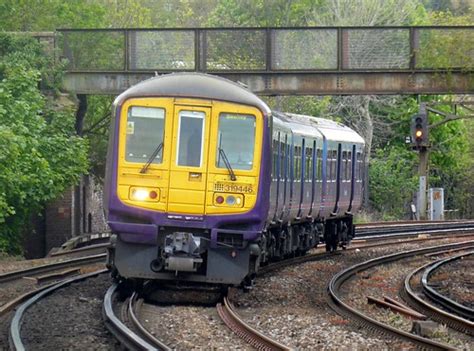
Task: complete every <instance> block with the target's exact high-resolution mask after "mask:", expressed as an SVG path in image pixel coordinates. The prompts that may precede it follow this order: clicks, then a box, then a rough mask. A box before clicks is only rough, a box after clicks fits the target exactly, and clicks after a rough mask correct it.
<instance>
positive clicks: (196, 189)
mask: <svg viewBox="0 0 474 351" xmlns="http://www.w3.org/2000/svg"><path fill="white" fill-rule="evenodd" d="M362 149H363V140H362V138H360V137H359V136H358V135H357V134H356V133H355V132H354V131H352V130H351V129H349V128H347V127H345V126H342V125H340V124H337V123H335V122H331V121H327V120H323V119H312V118H311V117H307V116H299V115H292V114H284V113H278V112H272V111H271V110H270V109H269V108H268V106H267V105H266V104H265V103H264V102H263V101H262V100H261V99H259V98H258V97H257V96H255V95H254V94H252V93H251V92H249V91H248V90H246V89H244V88H243V87H241V86H240V85H238V84H235V83H233V82H230V81H228V80H226V79H223V78H219V77H215V76H210V75H205V74H199V73H182V74H171V75H165V76H161V77H156V78H152V79H149V80H147V81H144V82H142V83H139V84H137V85H136V86H134V87H132V88H130V89H128V90H127V91H125V92H124V93H123V94H121V95H120V96H119V97H118V98H117V99H116V101H115V103H114V119H113V121H112V124H111V133H110V140H109V150H108V158H107V174H106V186H107V188H106V193H105V207H106V208H107V220H108V223H109V226H110V228H111V230H112V232H113V240H112V245H111V247H110V249H109V259H108V264H109V266H110V267H111V268H112V269H113V272H114V274H117V276H119V277H122V278H125V279H131V278H133V279H156V280H165V281H182V282H196V283H211V284H220V285H239V284H241V283H242V282H244V283H247V284H248V283H249V282H250V281H251V280H252V278H253V276H254V275H255V273H256V272H257V270H258V267H259V266H260V265H261V264H263V263H265V262H267V261H268V260H271V259H276V258H283V257H285V256H288V255H294V254H301V253H303V252H305V251H307V250H308V249H310V248H311V247H314V246H315V245H317V243H318V242H319V241H320V240H324V241H326V244H327V248H328V249H329V250H334V249H335V248H336V247H337V245H338V244H341V243H342V244H344V243H346V242H348V241H349V240H350V237H351V235H352V212H353V211H355V210H357V208H358V207H359V206H360V189H359V188H360V186H361V183H360V182H359V181H358V178H356V174H358V173H357V167H361V164H360V163H358V162H357V160H358V158H357V157H358V156H357V155H359V154H360V153H361V152H362ZM361 159H362V158H361ZM359 173H360V170H359Z"/></svg>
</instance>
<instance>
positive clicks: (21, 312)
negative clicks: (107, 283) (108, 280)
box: [9, 269, 108, 350]
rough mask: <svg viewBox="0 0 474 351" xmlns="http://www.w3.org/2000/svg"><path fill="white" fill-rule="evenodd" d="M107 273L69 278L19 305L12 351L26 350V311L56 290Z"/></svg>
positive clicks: (12, 330) (12, 327)
mask: <svg viewBox="0 0 474 351" xmlns="http://www.w3.org/2000/svg"><path fill="white" fill-rule="evenodd" d="M107 272H108V270H107V269H103V270H98V271H95V272H92V273H88V274H84V275H80V276H78V277H74V278H69V279H66V280H63V281H61V282H59V283H54V284H51V285H50V286H48V287H45V288H44V289H42V290H41V291H36V292H35V294H33V296H31V297H30V298H29V299H28V300H26V302H24V303H22V304H21V305H19V307H18V308H17V310H16V312H15V314H14V316H13V319H12V321H11V324H10V330H9V343H10V348H11V349H12V350H25V345H24V344H23V341H22V338H21V325H22V322H23V320H24V317H25V313H26V311H27V310H28V309H29V308H31V307H32V306H33V305H34V304H36V303H38V302H39V301H41V299H43V298H44V297H46V296H47V295H49V294H51V293H53V292H55V291H56V290H59V289H61V288H63V287H65V286H68V285H70V284H72V283H75V282H79V281H82V280H85V279H88V278H91V277H95V276H97V275H99V274H104V273H107Z"/></svg>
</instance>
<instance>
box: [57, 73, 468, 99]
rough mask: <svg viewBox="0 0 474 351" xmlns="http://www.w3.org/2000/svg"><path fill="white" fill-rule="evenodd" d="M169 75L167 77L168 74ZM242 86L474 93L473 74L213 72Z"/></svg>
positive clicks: (100, 84) (121, 82) (81, 76)
mask: <svg viewBox="0 0 474 351" xmlns="http://www.w3.org/2000/svg"><path fill="white" fill-rule="evenodd" d="M166 73H170V72H163V74H166ZM209 73H210V74H216V75H219V76H221V77H225V78H228V79H230V80H233V81H236V82H241V83H243V84H244V85H246V86H247V87H248V88H249V90H251V91H252V92H254V93H255V94H258V95H372V94H379V95H385V94H474V74H473V73H472V72H446V71H444V72H443V71H430V72H423V71H421V72H420V71H416V72H412V71H391V72H374V71H371V72H360V71H357V72H348V71H344V72H317V73H314V72H291V73H290V72H284V73H273V72H272V73H268V72H263V73H262V72H251V73H248V72H246V73H240V72H209ZM153 76H155V73H154V72H68V73H66V74H65V77H64V81H63V88H64V89H66V90H67V91H70V92H74V93H76V94H97V95H117V94H120V93H121V92H123V91H124V90H126V89H128V88H129V87H131V86H133V85H135V84H137V83H139V82H141V81H142V80H145V79H148V78H151V77H153Z"/></svg>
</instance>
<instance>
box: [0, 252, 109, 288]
mask: <svg viewBox="0 0 474 351" xmlns="http://www.w3.org/2000/svg"><path fill="white" fill-rule="evenodd" d="M106 256H107V255H106V254H105V253H104V254H98V255H91V256H86V257H78V258H72V259H69V260H65V261H61V262H55V263H49V264H44V265H41V266H36V267H31V268H27V269H21V270H17V271H13V272H7V273H3V274H0V283H5V282H8V281H11V280H14V279H19V278H22V277H24V276H26V275H31V274H39V273H47V272H51V271H54V270H56V269H60V268H65V267H74V266H78V265H84V264H89V263H96V262H101V261H104V260H105V258H106Z"/></svg>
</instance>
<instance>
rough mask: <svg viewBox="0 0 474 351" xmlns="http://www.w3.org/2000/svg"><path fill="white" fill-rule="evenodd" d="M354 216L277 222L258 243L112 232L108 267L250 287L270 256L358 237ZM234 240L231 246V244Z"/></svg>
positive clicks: (119, 273)
mask: <svg viewBox="0 0 474 351" xmlns="http://www.w3.org/2000/svg"><path fill="white" fill-rule="evenodd" d="M353 228H354V226H353V224H352V216H346V217H338V218H334V219H328V220H326V221H324V222H322V221H311V222H299V223H298V222H297V223H293V224H292V225H288V224H286V225H273V226H271V227H269V228H268V229H267V230H266V231H265V232H264V233H263V234H262V236H261V238H260V240H258V241H257V242H245V241H243V242H241V241H238V242H236V241H235V238H237V237H238V236H237V235H231V234H228V235H226V236H225V238H227V240H229V238H232V240H234V241H226V243H222V245H220V246H218V247H216V248H211V247H210V246H209V240H208V238H207V236H208V235H207V233H206V231H204V232H194V233H191V232H182V231H178V230H177V228H174V229H170V230H169V232H167V233H164V234H163V235H162V236H161V241H160V239H158V242H157V243H156V244H154V245H150V244H148V245H144V244H138V243H131V242H126V241H124V240H122V239H120V236H117V235H114V236H113V241H112V243H111V246H110V248H109V255H108V256H109V258H108V266H109V267H110V269H111V270H112V272H113V275H114V276H115V277H116V278H118V279H122V280H123V279H134V280H156V281H160V280H161V281H163V282H164V283H169V282H172V281H176V282H181V283H183V282H187V283H190V284H196V285H197V284H201V285H202V284H204V285H205V284H214V285H221V286H237V285H241V286H242V287H245V288H249V287H251V286H252V285H253V281H254V278H255V276H256V274H257V272H258V269H259V267H260V266H263V265H266V264H268V263H270V262H272V261H278V260H283V259H286V258H290V257H295V256H301V255H304V254H305V253H306V252H307V251H308V250H310V249H312V248H315V247H317V246H318V245H319V244H320V243H325V245H326V251H328V252H333V251H336V250H337V248H338V247H341V248H343V249H344V248H345V247H346V245H348V244H349V242H350V240H351V239H352V237H353V236H354V229H353ZM230 243H232V244H233V245H229V244H230Z"/></svg>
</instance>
